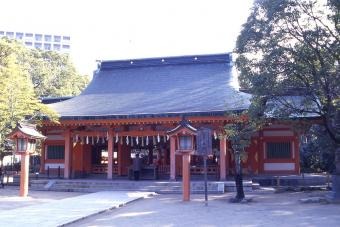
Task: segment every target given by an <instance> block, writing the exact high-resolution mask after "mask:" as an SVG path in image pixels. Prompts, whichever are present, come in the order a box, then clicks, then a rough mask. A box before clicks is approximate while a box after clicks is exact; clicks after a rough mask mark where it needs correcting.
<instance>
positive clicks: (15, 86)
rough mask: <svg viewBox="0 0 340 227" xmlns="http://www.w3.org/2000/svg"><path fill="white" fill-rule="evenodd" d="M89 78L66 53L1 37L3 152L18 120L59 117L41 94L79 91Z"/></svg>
mask: <svg viewBox="0 0 340 227" xmlns="http://www.w3.org/2000/svg"><path fill="white" fill-rule="evenodd" d="M88 82H89V78H88V77H87V76H81V75H80V74H79V73H77V71H76V69H75V67H74V66H73V64H72V62H71V61H70V58H69V56H68V55H66V54H60V53H57V52H53V51H48V52H46V51H41V50H35V49H29V48H26V47H24V46H23V45H22V44H20V43H19V42H17V41H15V40H10V39H7V38H2V39H0V156H1V153H2V154H4V151H5V149H6V141H5V137H6V135H7V134H8V133H9V132H10V131H11V130H12V129H13V128H14V127H15V125H16V122H18V121H20V120H22V119H24V118H25V117H27V116H41V115H47V116H50V117H52V118H54V117H56V114H55V113H54V112H53V111H52V110H50V109H48V108H47V106H45V105H43V104H41V102H40V101H39V99H38V98H40V97H46V96H73V95H77V94H79V93H80V92H81V90H82V89H84V88H85V86H86V85H87V84H88Z"/></svg>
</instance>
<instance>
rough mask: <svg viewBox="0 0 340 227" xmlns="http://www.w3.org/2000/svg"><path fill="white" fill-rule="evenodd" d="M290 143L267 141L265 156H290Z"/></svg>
mask: <svg viewBox="0 0 340 227" xmlns="http://www.w3.org/2000/svg"><path fill="white" fill-rule="evenodd" d="M291 157H292V151H291V143H290V142H267V158H268V159H279V158H285V159H287V158H291Z"/></svg>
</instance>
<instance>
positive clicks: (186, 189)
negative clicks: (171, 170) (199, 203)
mask: <svg viewBox="0 0 340 227" xmlns="http://www.w3.org/2000/svg"><path fill="white" fill-rule="evenodd" d="M182 160H183V162H182V177H183V178H182V179H183V180H182V189H183V201H190V153H188V152H186V153H183V155H182Z"/></svg>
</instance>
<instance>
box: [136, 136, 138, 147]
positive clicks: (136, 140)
mask: <svg viewBox="0 0 340 227" xmlns="http://www.w3.org/2000/svg"><path fill="white" fill-rule="evenodd" d="M136 144H137V145H138V136H137V137H136Z"/></svg>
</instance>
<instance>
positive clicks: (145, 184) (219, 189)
mask: <svg viewBox="0 0 340 227" xmlns="http://www.w3.org/2000/svg"><path fill="white" fill-rule="evenodd" d="M243 184H244V190H245V191H251V190H252V189H253V188H257V187H258V185H257V184H254V183H252V182H251V181H244V183H243ZM190 188H191V191H192V193H204V182H203V181H192V182H191V187H190ZM31 189H33V190H51V191H76V192H97V191H104V190H109V191H136V190H138V191H153V192H158V193H182V182H180V181H114V180H112V181H110V180H102V181H101V180H89V181H86V180H58V179H55V180H32V181H31ZM226 191H227V192H234V191H235V182H232V181H225V182H221V181H209V182H208V192H209V193H224V192H226Z"/></svg>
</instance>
